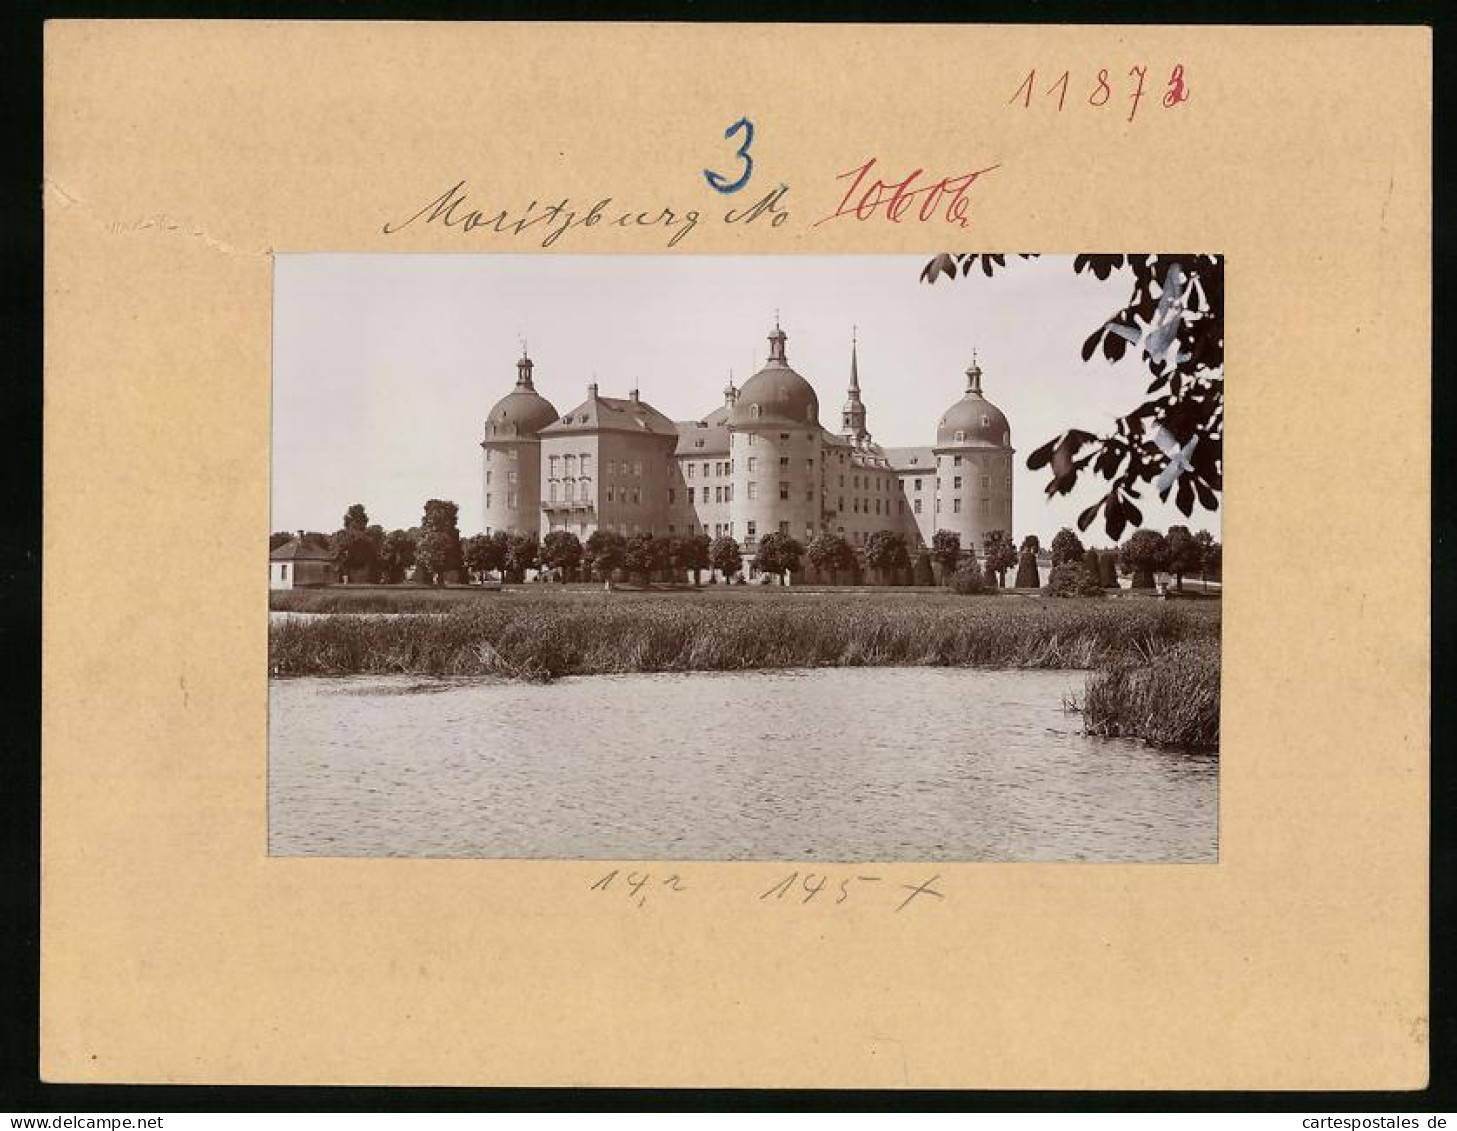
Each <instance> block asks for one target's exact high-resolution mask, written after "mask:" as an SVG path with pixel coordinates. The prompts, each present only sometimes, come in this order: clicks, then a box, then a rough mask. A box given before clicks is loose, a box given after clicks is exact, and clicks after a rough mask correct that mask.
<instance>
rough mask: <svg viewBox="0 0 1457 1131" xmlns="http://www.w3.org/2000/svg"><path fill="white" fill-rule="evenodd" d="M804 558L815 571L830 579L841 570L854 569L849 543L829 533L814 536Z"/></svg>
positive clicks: (852, 554)
mask: <svg viewBox="0 0 1457 1131" xmlns="http://www.w3.org/2000/svg"><path fill="white" fill-rule="evenodd" d="M804 556H805V557H807V558H808V559H809V564H810V565H812V566H814V567H815V569H816V570H818V571H819V572H820V573H822V574H825V573H827V574H829V575H830V576H831V577H832V578H833V577H834V575H835V574H837V573H839V572H840V571H841V570H846V569H854V568H855V551H854V550H852V549H851V548H850V543H849V542H846V541H845V539H843V538H841V537H840V536H839V535H838V534H831V533H830V532H829V531H824V532H822V533H820V534H816V535H815V536H814V538H813V540H812V541H811V542H810V544H809V546H808V547H807V548H806V549H805V551H804Z"/></svg>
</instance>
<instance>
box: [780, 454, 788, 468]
mask: <svg viewBox="0 0 1457 1131" xmlns="http://www.w3.org/2000/svg"><path fill="white" fill-rule="evenodd" d="M779 466H780V467H788V466H789V457H788V456H780V457H779Z"/></svg>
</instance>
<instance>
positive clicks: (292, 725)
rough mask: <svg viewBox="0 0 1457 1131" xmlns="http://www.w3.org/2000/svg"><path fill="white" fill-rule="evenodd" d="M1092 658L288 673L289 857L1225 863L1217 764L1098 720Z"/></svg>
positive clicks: (273, 733)
mask: <svg viewBox="0 0 1457 1131" xmlns="http://www.w3.org/2000/svg"><path fill="white" fill-rule="evenodd" d="M1083 679H1084V673H1082V672H1046V671H984V670H966V669H953V668H825V669H817V670H813V671H760V672H733V673H694V674H656V675H622V676H587V677H581V678H576V679H567V680H562V681H560V682H558V683H555V684H550V685H546V686H540V685H528V684H516V683H502V682H483V681H440V680H431V681H422V680H420V679H417V678H408V677H389V678H376V677H359V676H352V677H348V678H340V679H325V678H307V679H276V680H272V681H270V685H269V690H270V701H269V717H270V754H269V850H270V852H271V853H272V854H274V855H323V856H457V857H492V858H532V857H535V858H558V859H624V860H655V859H672V860H770V859H783V860H825V861H856V860H874V861H900V860H905V861H957V860H965V861H1033V860H1040V861H1072V860H1088V861H1201V862H1213V861H1214V860H1215V859H1216V816H1217V786H1218V760H1217V758H1215V757H1213V756H1209V755H1191V754H1187V753H1175V752H1168V751H1160V750H1156V749H1153V748H1151V747H1148V746H1145V745H1144V744H1142V743H1138V742H1133V741H1128V740H1121V739H1099V738H1090V737H1087V736H1085V735H1083V734H1081V733H1080V730H1079V726H1080V720H1079V718H1078V716H1076V715H1071V714H1067V713H1065V712H1064V711H1063V709H1062V699H1063V696H1064V694H1066V693H1068V692H1072V691H1077V690H1080V689H1081V687H1082V684H1083Z"/></svg>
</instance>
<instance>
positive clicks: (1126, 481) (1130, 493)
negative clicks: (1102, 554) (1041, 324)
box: [921, 253, 1224, 539]
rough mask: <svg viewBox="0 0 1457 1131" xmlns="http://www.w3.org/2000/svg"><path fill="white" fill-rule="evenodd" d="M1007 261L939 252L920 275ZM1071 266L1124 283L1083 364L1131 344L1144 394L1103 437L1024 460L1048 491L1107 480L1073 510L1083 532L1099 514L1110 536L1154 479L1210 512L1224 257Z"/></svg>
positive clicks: (1141, 258) (1088, 261)
mask: <svg viewBox="0 0 1457 1131" xmlns="http://www.w3.org/2000/svg"><path fill="white" fill-rule="evenodd" d="M1022 258H1023V259H1030V258H1032V256H1030V255H1023V256H1022ZM1006 261H1007V257H1006V256H1005V255H988V254H971V253H943V254H941V255H938V256H936V257H935V258H934V259H932V260H931V262H930V263H928V264H927V265H926V267H925V268H924V270H922V272H921V279H922V281H924V282H927V283H934V282H935V281H936V280H937V279H938V278H940V277H941V276H943V275H946V276H949V277H950V278H953V279H954V278H956V277H957V274H958V272H959V273H960V274H961V275H962V276H966V275H969V274H971V272H972V269H973V268H974V267H977V266H980V268H981V271H982V273H983V274H984V275H986V276H991V275H992V274H994V273H995V271H996V270H998V269H999V268H1005V267H1006ZM1072 267H1073V271H1074V272H1075V273H1077V274H1084V273H1088V272H1091V273H1092V274H1093V275H1094V276H1095V277H1097V278H1098V279H1108V278H1109V277H1110V276H1112V275H1113V273H1114V272H1118V274H1119V275H1120V277H1121V276H1123V275H1124V274H1127V275H1129V276H1131V281H1132V290H1131V291H1130V293H1129V295H1128V298H1127V300H1126V303H1125V305H1124V307H1123V308H1122V309H1121V310H1119V311H1117V312H1116V313H1115V314H1114V315H1113V316H1112V317H1111V318H1110V319H1108V320H1107V321H1106V322H1105V323H1103V324H1102V325H1101V326H1098V327H1097V328H1095V329H1094V330H1093V332H1092V334H1090V335H1089V336H1088V338H1087V340H1086V341H1084V342H1083V349H1082V357H1083V361H1085V362H1086V361H1089V360H1090V359H1091V358H1092V356H1093V354H1094V353H1095V352H1097V351H1098V350H1099V349H1100V348H1101V350H1102V353H1103V356H1104V357H1105V358H1107V359H1108V360H1109V361H1110V362H1116V361H1118V360H1120V359H1121V358H1122V357H1123V356H1124V355H1125V354H1126V353H1127V352H1128V349H1129V347H1130V346H1133V347H1134V348H1136V349H1137V350H1138V351H1139V353H1140V354H1141V356H1142V360H1143V363H1144V365H1145V366H1146V368H1147V369H1148V371H1149V373H1150V374H1151V375H1152V377H1153V381H1152V383H1150V384H1149V386H1148V388H1147V390H1146V392H1145V394H1144V395H1145V397H1146V398H1147V399H1146V400H1144V401H1143V402H1142V403H1141V404H1138V405H1136V406H1134V407H1133V408H1132V409H1130V410H1129V411H1128V412H1127V413H1125V414H1124V415H1123V416H1122V417H1120V418H1119V419H1118V420H1117V421H1116V423H1115V425H1114V431H1113V433H1112V434H1111V435H1105V436H1102V437H1099V436H1096V435H1094V434H1093V433H1091V432H1086V431H1083V430H1082V429H1079V428H1070V429H1068V430H1067V431H1065V432H1063V433H1061V434H1060V435H1057V436H1054V437H1053V438H1052V439H1051V440H1049V441H1047V443H1045V444H1043V445H1042V446H1041V447H1039V448H1037V449H1036V450H1034V451H1033V452H1032V453H1031V455H1029V456H1028V457H1027V466H1028V467H1029V468H1031V469H1032V470H1033V471H1036V470H1038V469H1040V468H1043V467H1050V469H1051V475H1052V477H1051V480H1050V481H1049V482H1048V484H1047V494H1048V495H1049V496H1052V495H1057V494H1062V495H1065V494H1068V493H1069V492H1070V491H1072V489H1073V488H1074V486H1076V484H1077V480H1078V475H1079V474H1080V473H1082V472H1083V471H1087V470H1089V469H1091V471H1092V473H1093V474H1094V475H1096V476H1098V477H1099V478H1101V479H1103V480H1106V481H1107V482H1108V483H1109V484H1110V486H1109V490H1108V492H1107V494H1106V495H1104V496H1103V497H1102V498H1101V499H1099V500H1098V501H1097V502H1095V503H1093V505H1092V506H1090V507H1088V508H1087V509H1086V510H1084V511H1083V512H1082V513H1081V514H1080V515H1078V529H1079V530H1086V529H1087V528H1088V526H1089V525H1090V524H1091V523H1092V521H1093V520H1094V519H1095V518H1096V517H1097V515H1098V512H1099V511H1100V510H1101V511H1102V512H1103V517H1104V527H1105V529H1106V530H1107V533H1108V536H1109V537H1110V538H1114V539H1117V538H1118V537H1120V536H1121V535H1122V533H1123V531H1124V529H1125V528H1126V527H1127V526H1128V525H1130V524H1137V523H1139V522H1142V521H1143V513H1142V511H1140V510H1139V508H1138V506H1137V504H1136V503H1135V502H1134V501H1133V500H1134V499H1137V498H1139V496H1140V485H1141V484H1144V483H1150V482H1152V483H1154V484H1155V489H1156V490H1157V491H1158V494H1159V497H1160V498H1164V499H1167V498H1168V496H1169V492H1170V491H1174V504H1175V505H1176V506H1177V507H1178V508H1179V510H1180V511H1182V512H1183V513H1184V514H1185V515H1188V514H1190V513H1191V512H1192V511H1193V508H1194V503H1195V502H1196V501H1197V502H1198V503H1199V505H1200V506H1201V507H1203V508H1204V509H1206V510H1211V511H1212V510H1218V509H1219V493H1220V491H1221V490H1222V489H1223V473H1224V468H1223V464H1224V456H1223V452H1224V259H1223V257H1222V256H1218V255H1184V254H1180V255H1079V256H1077V257H1075V258H1074V259H1073V264H1072ZM1084 449H1088V450H1087V451H1086V452H1085V451H1084Z"/></svg>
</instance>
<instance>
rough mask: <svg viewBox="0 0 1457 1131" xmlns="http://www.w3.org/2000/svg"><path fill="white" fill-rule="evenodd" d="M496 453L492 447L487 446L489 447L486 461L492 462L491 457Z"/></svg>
mask: <svg viewBox="0 0 1457 1131" xmlns="http://www.w3.org/2000/svg"><path fill="white" fill-rule="evenodd" d="M495 454H496V453H495V452H493V451H491V449H490V448H487V449H486V462H487V463H490V462H491V457H492V456H493V455H495Z"/></svg>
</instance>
